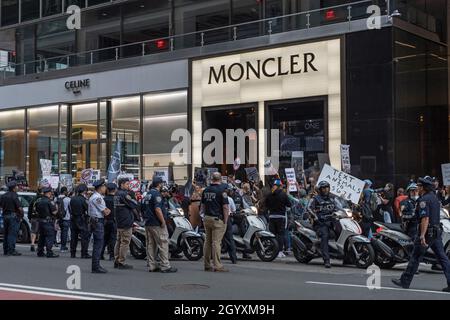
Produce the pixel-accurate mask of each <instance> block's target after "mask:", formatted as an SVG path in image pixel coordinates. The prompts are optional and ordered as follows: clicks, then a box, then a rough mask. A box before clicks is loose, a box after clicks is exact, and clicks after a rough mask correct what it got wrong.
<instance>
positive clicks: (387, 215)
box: [383, 211, 392, 223]
mask: <svg viewBox="0 0 450 320" xmlns="http://www.w3.org/2000/svg"><path fill="white" fill-rule="evenodd" d="M383 218H384V222H385V223H392V218H391V214H390V213H389V211H383Z"/></svg>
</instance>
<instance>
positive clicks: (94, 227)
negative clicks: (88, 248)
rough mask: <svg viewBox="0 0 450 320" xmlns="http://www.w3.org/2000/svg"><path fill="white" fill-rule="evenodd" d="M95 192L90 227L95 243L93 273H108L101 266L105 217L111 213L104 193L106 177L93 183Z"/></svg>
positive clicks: (90, 214)
mask: <svg viewBox="0 0 450 320" xmlns="http://www.w3.org/2000/svg"><path fill="white" fill-rule="evenodd" d="M93 186H94V188H95V192H94V193H93V194H92V196H91V197H90V198H89V210H88V212H89V227H90V228H91V232H92V236H93V238H94V244H93V248H92V273H106V272H107V271H106V269H104V268H103V267H102V266H100V256H101V253H102V249H103V238H104V236H105V217H106V216H108V215H109V214H110V213H111V210H109V209H108V208H107V207H106V204H105V200H104V199H103V195H104V194H105V192H106V184H105V180H104V179H100V180H97V181H95V182H94V183H93Z"/></svg>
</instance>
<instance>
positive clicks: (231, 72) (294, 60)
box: [208, 52, 318, 84]
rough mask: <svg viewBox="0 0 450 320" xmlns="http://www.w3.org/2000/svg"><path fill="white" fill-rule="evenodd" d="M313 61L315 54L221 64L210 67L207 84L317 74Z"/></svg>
mask: <svg viewBox="0 0 450 320" xmlns="http://www.w3.org/2000/svg"><path fill="white" fill-rule="evenodd" d="M315 59H316V55H315V53H313V52H307V53H303V54H300V53H297V54H291V55H288V56H278V57H269V58H266V59H257V60H254V61H245V62H235V63H232V64H230V65H225V64H222V65H220V66H218V67H216V66H210V67H209V77H208V79H209V80H208V84H211V83H215V84H219V83H226V82H228V81H234V82H237V81H241V80H250V79H261V77H265V78H273V77H281V76H286V75H293V74H299V73H308V72H317V71H318V69H317V67H316V66H315V65H314V60H315Z"/></svg>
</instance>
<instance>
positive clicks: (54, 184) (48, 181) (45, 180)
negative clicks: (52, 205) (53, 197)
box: [41, 175, 59, 190]
mask: <svg viewBox="0 0 450 320" xmlns="http://www.w3.org/2000/svg"><path fill="white" fill-rule="evenodd" d="M41 185H42V186H50V187H51V188H52V189H54V190H56V189H58V186H59V175H51V176H45V177H42V180H41Z"/></svg>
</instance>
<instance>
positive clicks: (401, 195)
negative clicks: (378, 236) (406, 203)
mask: <svg viewBox="0 0 450 320" xmlns="http://www.w3.org/2000/svg"><path fill="white" fill-rule="evenodd" d="M407 198H408V195H407V194H405V189H403V188H398V189H397V197H396V198H395V200H394V222H398V223H400V222H401V220H402V219H401V210H400V203H401V202H402V201H403V200H405V199H407Z"/></svg>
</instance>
